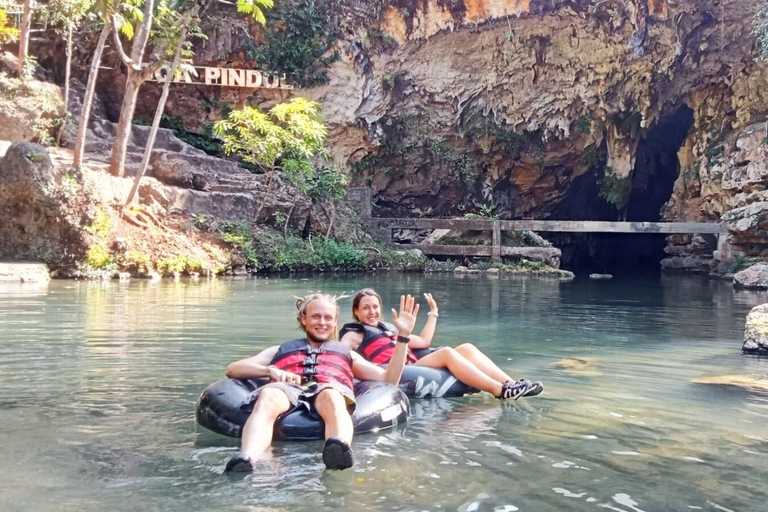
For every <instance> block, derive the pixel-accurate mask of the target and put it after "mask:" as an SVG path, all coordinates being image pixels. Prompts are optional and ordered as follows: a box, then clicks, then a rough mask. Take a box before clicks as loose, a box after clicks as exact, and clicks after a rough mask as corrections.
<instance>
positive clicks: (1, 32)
mask: <svg viewBox="0 0 768 512" xmlns="http://www.w3.org/2000/svg"><path fill="white" fill-rule="evenodd" d="M18 38H19V29H17V28H16V27H14V26H13V25H12V24H11V23H9V21H8V13H6V12H5V9H0V44H8V43H12V42H14V41H16V40H17V39H18Z"/></svg>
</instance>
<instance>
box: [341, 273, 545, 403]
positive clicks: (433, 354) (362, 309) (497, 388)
mask: <svg viewBox="0 0 768 512" xmlns="http://www.w3.org/2000/svg"><path fill="white" fill-rule="evenodd" d="M424 298H425V299H426V300H427V304H429V313H427V323H426V325H425V326H424V329H423V330H422V331H421V334H420V335H418V336H417V335H415V334H411V336H410V341H409V342H408V359H407V362H406V364H414V365H416V366H426V367H429V368H445V369H447V370H448V371H450V372H451V373H452V374H453V376H454V377H456V378H457V379H458V380H459V381H461V382H462V383H464V384H466V385H467V386H471V387H473V388H477V389H480V390H482V391H487V392H488V393H491V394H492V395H493V396H495V397H496V398H500V399H502V400H506V399H508V398H512V399H515V400H517V399H518V398H520V397H521V396H534V395H538V394H539V393H541V392H542V390H543V389H544V387H543V386H542V384H541V382H531V381H528V380H525V379H519V380H515V379H513V378H512V377H510V376H509V375H507V374H506V373H504V371H503V370H502V369H501V368H499V367H498V366H496V364H494V362H493V361H491V360H490V358H488V356H486V355H485V354H483V353H482V352H480V350H478V348H477V347H475V346H474V345H472V344H471V343H465V344H463V345H459V346H458V347H456V348H451V347H439V348H435V349H432V348H430V347H429V346H430V344H431V343H432V337H433V336H434V334H435V326H436V325H437V317H438V309H437V303H436V302H435V299H434V298H432V294H430V293H425V294H424ZM381 308H382V303H381V297H380V296H379V294H378V293H376V291H375V290H373V289H372V288H363V289H362V290H360V291H359V292H357V293H356V294H355V296H354V298H353V299H352V316H354V317H355V319H356V320H357V322H352V323H348V324H344V327H342V329H341V332H340V335H341V341H343V342H346V343H348V344H349V346H350V347H351V348H353V349H354V350H357V352H358V353H360V355H362V356H363V357H364V358H366V359H367V360H369V361H371V362H372V363H376V364H389V361H390V359H391V358H392V354H393V352H394V349H395V341H396V338H397V335H396V333H397V328H395V326H393V325H392V324H389V323H387V322H384V321H382V319H381Z"/></svg>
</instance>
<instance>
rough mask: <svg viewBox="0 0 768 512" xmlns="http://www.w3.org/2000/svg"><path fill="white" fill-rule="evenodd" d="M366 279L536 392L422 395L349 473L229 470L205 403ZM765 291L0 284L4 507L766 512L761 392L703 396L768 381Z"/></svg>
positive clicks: (331, 281)
mask: <svg viewBox="0 0 768 512" xmlns="http://www.w3.org/2000/svg"><path fill="white" fill-rule="evenodd" d="M366 285H368V286H374V287H376V288H377V289H378V290H379V291H380V292H381V293H382V295H383V297H384V299H385V301H386V303H387V305H394V304H395V303H396V299H397V297H398V296H399V294H400V293H403V292H413V293H421V292H424V291H431V292H433V293H434V295H435V297H436V298H437V300H438V302H439V306H440V318H439V324H438V333H437V336H436V339H435V343H437V344H444V345H457V344H459V343H461V342H466V341H474V342H475V343H476V344H478V345H479V346H480V347H481V348H482V349H483V350H484V351H485V352H486V353H487V354H489V355H490V356H491V357H492V358H493V359H494V360H495V361H497V362H498V363H499V364H500V366H502V367H503V368H504V369H505V370H507V371H508V373H510V374H512V375H514V376H519V377H526V378H529V379H538V380H542V381H543V382H544V383H545V387H546V388H545V392H544V394H542V395H541V396H539V397H536V398H529V399H521V400H519V401H517V402H500V401H499V400H497V399H495V398H492V397H490V396H489V395H482V394H478V395H473V396H470V397H463V398H454V399H435V400H423V401H412V409H413V410H412V417H411V421H410V423H409V424H408V425H407V426H403V427H399V428H396V429H393V430H390V431H386V432H381V433H378V434H367V435H361V436H358V437H357V438H356V439H355V442H354V449H355V456H356V461H357V463H356V465H355V467H354V468H353V469H352V470H347V471H341V472H339V471H336V472H332V471H324V466H323V465H322V461H321V460H320V448H321V443H320V442H319V441H318V442H309V443H277V444H276V445H275V447H274V451H273V453H274V459H273V460H270V461H266V462H261V463H260V464H259V465H258V467H257V469H256V472H255V473H254V474H251V475H246V476H242V475H237V476H232V475H224V474H222V471H223V469H224V464H225V463H226V461H227V459H228V458H229V457H231V456H232V455H234V454H235V452H236V449H237V442H236V441H233V440H230V439H228V438H225V437H222V436H219V435H216V434H213V433H211V432H208V431H206V430H204V429H202V428H200V427H197V426H196V425H195V421H194V407H195V401H196V399H197V397H198V395H199V394H200V392H201V391H202V390H203V389H204V388H205V387H206V385H207V384H208V383H210V382H212V381H215V380H218V379H220V378H222V377H223V372H224V368H225V367H226V365H227V364H228V363H229V362H231V361H233V360H236V359H239V358H242V357H247V356H250V355H253V354H255V353H257V352H258V351H259V350H261V349H262V348H265V347H267V346H269V345H272V344H274V343H275V342H279V341H282V340H285V339H289V338H291V337H294V336H295V335H296V331H295V318H294V315H295V313H294V312H295V309H294V306H293V303H294V301H293V299H291V295H299V294H304V293H306V292H307V291H310V290H312V291H314V290H319V289H322V290H323V291H328V292H332V293H341V292H345V291H346V292H351V291H354V290H356V289H358V288H360V287H363V286H366ZM765 299H766V297H765V294H764V293H750V292H737V291H734V290H733V289H732V288H731V286H730V285H728V284H724V283H721V282H715V281H708V280H706V279H700V278H696V277H669V276H662V277H661V278H654V279H652V280H647V281H632V280H621V279H617V280H614V281H608V282H595V281H588V280H576V281H574V282H570V283H561V282H558V281H556V280H546V279H535V278H504V277H502V278H495V277H489V276H485V275H480V276H465V277H463V278H462V277H460V276H455V277H454V276H453V275H433V276H432V275H430V276H421V275H413V276H409V275H405V276H401V275H373V276H370V275H369V276H358V277H327V278H315V277H313V278H310V279H304V278H281V279H247V280H222V279H220V280H215V281H210V282H209V281H200V282H191V281H179V282H174V281H167V280H166V281H162V282H149V281H137V280H134V281H132V282H130V283H128V284H121V283H117V282H107V283H101V282H75V281H55V282H52V283H51V284H50V285H48V286H43V287H34V286H29V285H23V286H22V285H3V287H2V288H0V434H1V435H2V437H0V510H2V511H48V510H51V511H53V510H55V511H91V510H93V511H97V510H98V511H102V510H113V511H124V510H125V511H129V510H131V511H132V510H141V511H153V510H164V511H192V510H222V511H224V510H227V511H232V510H234V511H305V510H306V511H313V512H319V511H326V510H328V511H330V510H375V511H379V510H381V511H389V510H414V511H421V510H430V511H437V510H457V511H460V512H473V511H475V510H479V511H490V510H495V511H515V510H521V511H550V510H552V511H559V510H569V511H586V510H605V509H607V510H619V511H626V512H638V511H671V510H677V511H682V510H704V511H728V510H731V511H745V512H759V511H768V504H767V503H768V492H767V491H766V488H765V482H766V481H767V480H768V394H766V393H760V392H756V391H746V390H742V389H740V388H735V387H728V386H713V385H705V384H697V383H694V382H692V380H693V379H696V378H701V377H711V376H719V375H748V376H760V375H765V374H766V373H767V372H768V360H766V359H758V358H754V357H746V356H742V355H741V354H740V341H741V338H742V335H743V327H744V317H745V316H746V314H747V313H748V312H749V310H750V308H751V307H753V306H755V305H757V304H759V303H762V302H765V301H766V300H765ZM422 302H423V301H422ZM349 304H350V302H349V299H347V301H346V302H343V303H342V319H343V320H348V319H349V318H350V313H349ZM424 313H425V310H424V309H423V310H422V313H421V315H420V316H421V318H420V323H419V326H418V327H417V329H420V326H421V324H422V322H423V320H424Z"/></svg>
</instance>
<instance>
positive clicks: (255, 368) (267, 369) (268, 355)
mask: <svg viewBox="0 0 768 512" xmlns="http://www.w3.org/2000/svg"><path fill="white" fill-rule="evenodd" d="M279 348H280V347H279V346H277V345H275V346H274V347H269V348H267V349H264V350H262V351H261V352H260V353H259V354H258V355H255V356H253V357H248V358H246V359H241V360H240V361H235V362H234V363H232V364H230V365H229V366H227V377H229V378H230V379H258V378H263V377H268V378H269V379H270V380H273V381H283V382H293V383H295V384H300V383H301V377H300V376H299V375H296V374H295V373H290V372H286V371H283V370H278V369H277V368H275V367H274V366H271V365H270V364H269V363H271V362H272V359H273V358H274V357H275V354H277V350H278V349H279Z"/></svg>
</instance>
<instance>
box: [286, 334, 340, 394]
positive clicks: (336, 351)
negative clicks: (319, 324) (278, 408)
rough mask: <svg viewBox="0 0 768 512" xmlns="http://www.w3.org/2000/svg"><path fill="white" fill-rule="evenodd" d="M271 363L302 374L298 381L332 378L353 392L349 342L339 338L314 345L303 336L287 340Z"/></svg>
mask: <svg viewBox="0 0 768 512" xmlns="http://www.w3.org/2000/svg"><path fill="white" fill-rule="evenodd" d="M271 364H272V365H274V366H275V367H277V368H278V369H280V370H284V371H287V372H291V373H295V374H297V375H301V383H302V384H305V383H307V382H309V381H315V382H320V383H331V382H335V383H337V384H341V385H342V386H345V387H347V388H349V391H350V393H351V394H352V396H354V392H353V391H352V390H353V389H354V384H353V382H352V378H353V377H352V355H351V354H350V353H349V345H347V344H346V343H342V342H340V341H326V342H325V343H323V344H322V345H321V346H320V347H318V348H314V347H312V345H310V344H309V342H308V341H307V340H306V338H302V339H296V340H290V341H286V342H285V343H283V344H282V345H280V348H279V349H278V350H277V354H275V357H273V358H272V363H271Z"/></svg>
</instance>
